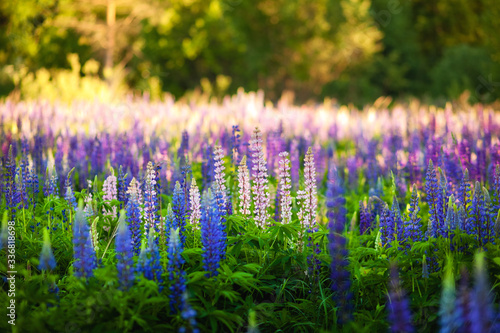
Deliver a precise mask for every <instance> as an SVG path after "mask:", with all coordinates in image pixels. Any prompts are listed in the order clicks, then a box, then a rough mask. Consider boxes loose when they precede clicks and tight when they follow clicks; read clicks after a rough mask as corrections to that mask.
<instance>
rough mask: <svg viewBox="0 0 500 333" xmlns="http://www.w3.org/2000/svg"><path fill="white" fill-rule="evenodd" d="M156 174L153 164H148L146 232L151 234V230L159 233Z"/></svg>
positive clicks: (145, 207) (145, 204) (145, 188)
mask: <svg viewBox="0 0 500 333" xmlns="http://www.w3.org/2000/svg"><path fill="white" fill-rule="evenodd" d="M155 185H156V172H155V169H154V166H153V163H152V162H148V166H147V171H146V180H145V186H144V221H145V222H144V230H145V232H146V233H149V229H150V228H152V227H153V228H154V230H155V232H159V228H158V227H159V226H158V223H159V216H158V215H157V214H158V209H159V207H158V206H157V205H156V204H157V196H158V193H157V192H156V187H155Z"/></svg>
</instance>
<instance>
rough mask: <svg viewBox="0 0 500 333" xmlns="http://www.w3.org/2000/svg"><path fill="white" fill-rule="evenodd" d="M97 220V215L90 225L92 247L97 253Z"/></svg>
mask: <svg viewBox="0 0 500 333" xmlns="http://www.w3.org/2000/svg"><path fill="white" fill-rule="evenodd" d="M97 221H99V217H96V218H95V219H94V222H92V224H91V225H90V235H91V239H92V247H93V248H94V251H95V253H96V255H97V252H98V251H99V232H98V231H97Z"/></svg>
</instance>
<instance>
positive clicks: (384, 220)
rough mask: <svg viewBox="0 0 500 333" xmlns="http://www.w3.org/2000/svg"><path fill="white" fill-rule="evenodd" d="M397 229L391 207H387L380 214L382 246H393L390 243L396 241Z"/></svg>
mask: <svg viewBox="0 0 500 333" xmlns="http://www.w3.org/2000/svg"><path fill="white" fill-rule="evenodd" d="M395 227H396V226H395V221H394V216H393V214H392V212H391V211H390V210H389V207H388V206H387V205H385V206H384V207H383V208H382V211H381V213H380V233H381V235H380V240H381V242H382V245H387V246H388V247H390V246H391V245H390V243H391V242H392V241H393V240H394V234H395V233H396V228H395Z"/></svg>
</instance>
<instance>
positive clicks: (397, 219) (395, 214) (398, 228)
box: [391, 196, 406, 244]
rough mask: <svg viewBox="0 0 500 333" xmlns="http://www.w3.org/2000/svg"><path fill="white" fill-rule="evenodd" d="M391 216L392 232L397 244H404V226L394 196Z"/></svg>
mask: <svg viewBox="0 0 500 333" xmlns="http://www.w3.org/2000/svg"><path fill="white" fill-rule="evenodd" d="M391 216H392V218H393V219H394V231H395V232H396V235H397V239H398V242H399V243H401V244H404V243H406V234H405V226H404V224H403V217H402V216H401V211H400V210H399V203H398V199H397V198H396V196H394V197H393V199H392V206H391Z"/></svg>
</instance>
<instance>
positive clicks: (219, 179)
mask: <svg viewBox="0 0 500 333" xmlns="http://www.w3.org/2000/svg"><path fill="white" fill-rule="evenodd" d="M224 170H225V167H224V153H223V151H222V147H221V146H215V148H214V178H215V185H216V189H217V191H219V192H220V194H221V196H222V201H221V208H222V207H225V205H226V179H225V174H224Z"/></svg>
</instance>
